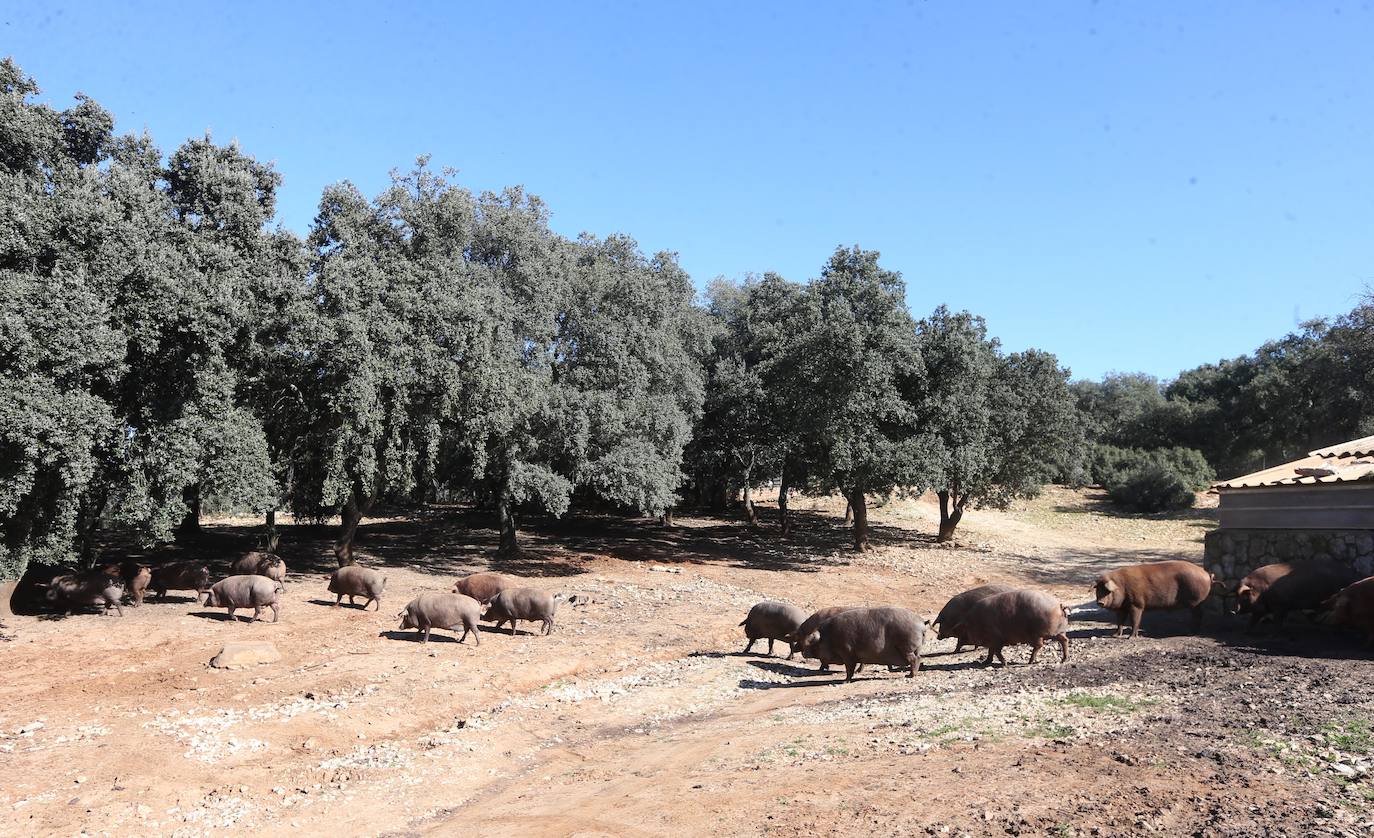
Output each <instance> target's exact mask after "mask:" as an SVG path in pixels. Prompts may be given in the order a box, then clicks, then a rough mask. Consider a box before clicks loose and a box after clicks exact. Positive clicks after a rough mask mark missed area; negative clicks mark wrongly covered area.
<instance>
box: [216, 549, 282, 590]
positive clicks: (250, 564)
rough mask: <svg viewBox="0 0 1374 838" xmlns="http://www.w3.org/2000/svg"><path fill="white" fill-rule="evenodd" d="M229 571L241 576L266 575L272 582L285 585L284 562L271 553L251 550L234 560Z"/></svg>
mask: <svg viewBox="0 0 1374 838" xmlns="http://www.w3.org/2000/svg"><path fill="white" fill-rule="evenodd" d="M230 573H234V574H238V575H242V576H252V575H257V576H266V577H267V578H268V579H271V580H272V581H273V582H280V583H282V585H283V586H285V585H286V562H284V561H282V560H281V558H280V557H278V556H275V555H273V554H271V553H259V552H253V553H249V554H248V555H246V556H244V557H243V558H241V559H239V560H238V561H236V562H234V565H233V567H232V568H231V569H230Z"/></svg>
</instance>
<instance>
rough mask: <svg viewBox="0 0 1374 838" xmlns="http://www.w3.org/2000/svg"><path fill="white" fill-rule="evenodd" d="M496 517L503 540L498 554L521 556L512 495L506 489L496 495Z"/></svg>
mask: <svg viewBox="0 0 1374 838" xmlns="http://www.w3.org/2000/svg"><path fill="white" fill-rule="evenodd" d="M496 517H497V519H498V520H499V523H500V527H501V541H500V544H499V545H498V546H497V548H496V555H498V556H501V557H502V558H507V559H510V558H515V557H517V556H519V555H520V544H519V542H518V541H517V540H516V534H515V530H516V521H515V510H514V509H513V508H511V503H510V497H509V496H507V494H506V492H505V490H504V489H503V490H502V491H501V492H500V493H499V494H498V495H497V496H496Z"/></svg>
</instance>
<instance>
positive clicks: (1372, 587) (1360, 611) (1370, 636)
mask: <svg viewBox="0 0 1374 838" xmlns="http://www.w3.org/2000/svg"><path fill="white" fill-rule="evenodd" d="M1322 608H1323V609H1324V610H1326V611H1329V612H1330V614H1331V617H1330V619H1331V622H1333V623H1335V624H1336V625H1338V626H1345V627H1347V628H1353V629H1359V630H1360V631H1363V632H1364V633H1365V645H1366V646H1374V576H1370V577H1369V578H1367V579H1361V580H1360V581H1358V582H1356V583H1354V584H1352V585H1347V586H1345V587H1344V588H1342V589H1341V591H1340V593H1338V594H1336V595H1335V596H1333V597H1331V598H1330V599H1328V600H1327V601H1326V602H1323V603H1322Z"/></svg>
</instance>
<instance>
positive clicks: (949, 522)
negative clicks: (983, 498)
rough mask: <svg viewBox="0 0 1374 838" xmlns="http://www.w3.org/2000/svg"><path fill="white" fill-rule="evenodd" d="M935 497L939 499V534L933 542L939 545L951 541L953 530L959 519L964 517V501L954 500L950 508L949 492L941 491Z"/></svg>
mask: <svg viewBox="0 0 1374 838" xmlns="http://www.w3.org/2000/svg"><path fill="white" fill-rule="evenodd" d="M937 495H938V496H939V498H940V533H939V535H937V536H936V537H935V540H936V541H938V542H940V543H944V542H946V541H953V540H954V528H955V527H957V526H959V519H961V518H963V517H964V501H963V500H957V499H956V500H955V501H954V504H953V508H951V506H950V493H949V490H947V489H946V490H942V491H940V492H938V493H937Z"/></svg>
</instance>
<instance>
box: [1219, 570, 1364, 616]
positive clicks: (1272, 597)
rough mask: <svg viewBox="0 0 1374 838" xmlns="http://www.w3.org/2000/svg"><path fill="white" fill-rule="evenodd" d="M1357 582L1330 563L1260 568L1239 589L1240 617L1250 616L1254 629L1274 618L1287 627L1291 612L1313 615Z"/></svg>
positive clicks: (1350, 575) (1237, 610)
mask: <svg viewBox="0 0 1374 838" xmlns="http://www.w3.org/2000/svg"><path fill="white" fill-rule="evenodd" d="M1353 581H1355V574H1354V572H1352V571H1351V570H1350V568H1348V567H1344V566H1342V565H1339V564H1336V563H1335V562H1329V561H1307V562H1293V563H1286V562H1281V563H1278V564H1267V565H1264V566H1263V567H1257V568H1255V569H1254V570H1253V571H1251V572H1250V574H1249V575H1248V576H1246V577H1245V578H1244V579H1242V580H1240V585H1239V586H1238V587H1237V588H1236V613H1238V614H1249V615H1250V626H1249V627H1250V629H1252V630H1253V629H1254V628H1255V626H1256V625H1258V624H1259V621H1260V620H1262V619H1264V618H1265V617H1266V616H1270V615H1272V616H1273V618H1274V625H1276V626H1281V625H1283V620H1284V618H1285V617H1287V616H1288V612H1289V611H1311V610H1314V609H1317V608H1320V607H1321V604H1322V603H1323V602H1325V601H1326V600H1328V599H1330V598H1331V597H1332V596H1334V595H1335V594H1337V593H1338V592H1340V590H1341V589H1342V588H1344V587H1345V586H1346V585H1349V584H1350V583H1351V582H1353Z"/></svg>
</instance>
